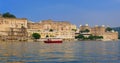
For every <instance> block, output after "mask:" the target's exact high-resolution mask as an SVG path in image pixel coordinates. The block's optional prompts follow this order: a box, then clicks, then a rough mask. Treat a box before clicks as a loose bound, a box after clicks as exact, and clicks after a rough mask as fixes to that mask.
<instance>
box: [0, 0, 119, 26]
mask: <svg viewBox="0 0 120 63" xmlns="http://www.w3.org/2000/svg"><path fill="white" fill-rule="evenodd" d="M5 12H10V13H11V14H14V15H15V16H16V17H18V18H27V19H28V20H30V21H33V22H39V21H41V20H47V19H52V20H54V21H69V22H70V23H72V24H75V25H77V26H79V25H84V24H89V25H90V26H94V25H99V26H101V25H107V26H110V27H118V26H120V0H0V13H1V14H3V13H5Z"/></svg>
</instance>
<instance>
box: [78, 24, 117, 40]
mask: <svg viewBox="0 0 120 63" xmlns="http://www.w3.org/2000/svg"><path fill="white" fill-rule="evenodd" d="M85 29H88V30H90V32H88V33H87V32H82V33H81V32H80V34H82V35H84V36H85V37H88V36H89V35H93V36H103V40H118V32H116V31H114V30H112V31H106V27H105V26H104V25H102V26H98V25H95V26H94V27H89V26H88V25H86V26H80V31H83V30H85Z"/></svg>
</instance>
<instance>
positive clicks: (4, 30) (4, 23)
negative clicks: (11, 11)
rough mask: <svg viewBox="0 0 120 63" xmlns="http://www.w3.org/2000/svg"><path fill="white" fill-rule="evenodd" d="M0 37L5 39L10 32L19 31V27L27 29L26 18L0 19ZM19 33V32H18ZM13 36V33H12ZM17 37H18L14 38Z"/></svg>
mask: <svg viewBox="0 0 120 63" xmlns="http://www.w3.org/2000/svg"><path fill="white" fill-rule="evenodd" d="M0 27H1V28H0V36H1V38H4V37H7V36H9V34H10V31H11V30H13V29H14V30H19V29H21V27H24V28H27V19H26V18H3V17H0ZM19 31H20V30H19ZM13 34H16V33H14V31H13ZM16 37H18V36H16Z"/></svg>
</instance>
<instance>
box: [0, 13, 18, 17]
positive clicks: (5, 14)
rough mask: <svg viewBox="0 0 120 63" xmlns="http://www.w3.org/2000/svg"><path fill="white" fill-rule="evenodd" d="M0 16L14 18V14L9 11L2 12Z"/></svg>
mask: <svg viewBox="0 0 120 63" xmlns="http://www.w3.org/2000/svg"><path fill="white" fill-rule="evenodd" d="M2 17H4V18H16V16H15V15H13V14H10V13H9V12H6V13H4V14H3V15H2Z"/></svg>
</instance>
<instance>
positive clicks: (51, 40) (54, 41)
mask: <svg viewBox="0 0 120 63" xmlns="http://www.w3.org/2000/svg"><path fill="white" fill-rule="evenodd" d="M62 42H63V41H62V39H56V38H55V39H53V38H52V39H47V40H45V41H44V43H62Z"/></svg>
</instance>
